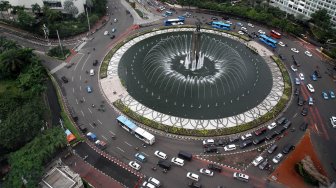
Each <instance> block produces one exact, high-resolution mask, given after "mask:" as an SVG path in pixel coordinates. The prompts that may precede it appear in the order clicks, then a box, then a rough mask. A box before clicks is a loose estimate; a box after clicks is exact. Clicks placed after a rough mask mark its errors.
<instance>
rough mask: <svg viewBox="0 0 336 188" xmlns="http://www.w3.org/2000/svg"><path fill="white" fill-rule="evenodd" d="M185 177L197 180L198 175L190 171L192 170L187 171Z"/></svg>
mask: <svg viewBox="0 0 336 188" xmlns="http://www.w3.org/2000/svg"><path fill="white" fill-rule="evenodd" d="M187 178H190V179H192V180H194V181H198V180H199V175H197V174H195V173H192V172H188V173H187Z"/></svg>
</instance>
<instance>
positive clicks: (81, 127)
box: [78, 124, 88, 134]
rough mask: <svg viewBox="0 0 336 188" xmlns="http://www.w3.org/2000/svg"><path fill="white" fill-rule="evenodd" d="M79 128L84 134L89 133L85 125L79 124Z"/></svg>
mask: <svg viewBox="0 0 336 188" xmlns="http://www.w3.org/2000/svg"><path fill="white" fill-rule="evenodd" d="M78 128H79V130H80V131H81V132H82V133H84V134H85V133H86V132H87V131H88V129H87V128H86V127H85V126H84V125H83V124H79V125H78Z"/></svg>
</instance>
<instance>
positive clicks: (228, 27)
mask: <svg viewBox="0 0 336 188" xmlns="http://www.w3.org/2000/svg"><path fill="white" fill-rule="evenodd" d="M211 26H212V27H213V28H216V29H223V30H231V24H228V23H223V22H212V24H211Z"/></svg>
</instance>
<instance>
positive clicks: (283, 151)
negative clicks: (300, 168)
mask: <svg viewBox="0 0 336 188" xmlns="http://www.w3.org/2000/svg"><path fill="white" fill-rule="evenodd" d="M294 149H295V146H293V145H291V144H287V145H286V146H285V147H284V149H283V150H282V153H283V154H288V153H289V152H290V151H292V150H294Z"/></svg>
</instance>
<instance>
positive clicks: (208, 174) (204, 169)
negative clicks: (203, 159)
mask: <svg viewBox="0 0 336 188" xmlns="http://www.w3.org/2000/svg"><path fill="white" fill-rule="evenodd" d="M200 173H201V174H205V175H207V176H213V175H214V173H213V171H211V170H209V169H206V168H201V169H200Z"/></svg>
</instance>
